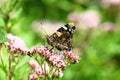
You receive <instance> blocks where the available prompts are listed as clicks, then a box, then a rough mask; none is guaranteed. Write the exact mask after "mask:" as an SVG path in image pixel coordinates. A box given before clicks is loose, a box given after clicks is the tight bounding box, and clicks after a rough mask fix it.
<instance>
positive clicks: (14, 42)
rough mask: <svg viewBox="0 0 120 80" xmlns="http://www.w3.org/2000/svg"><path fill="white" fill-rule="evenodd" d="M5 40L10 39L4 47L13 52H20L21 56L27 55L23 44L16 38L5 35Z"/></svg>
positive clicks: (26, 49)
mask: <svg viewBox="0 0 120 80" xmlns="http://www.w3.org/2000/svg"><path fill="white" fill-rule="evenodd" d="M7 38H8V39H10V42H6V43H5V45H6V46H7V47H8V48H9V49H10V50H11V51H13V52H21V53H23V54H27V53H28V48H27V47H26V45H25V42H24V41H23V40H22V39H21V38H20V37H17V36H13V35H12V34H7Z"/></svg>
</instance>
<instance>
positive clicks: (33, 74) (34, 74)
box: [29, 73, 37, 80]
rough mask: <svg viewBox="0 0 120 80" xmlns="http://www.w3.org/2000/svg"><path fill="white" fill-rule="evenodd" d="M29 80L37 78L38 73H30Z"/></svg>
mask: <svg viewBox="0 0 120 80" xmlns="http://www.w3.org/2000/svg"><path fill="white" fill-rule="evenodd" d="M29 80H37V75H36V73H32V74H30V78H29Z"/></svg>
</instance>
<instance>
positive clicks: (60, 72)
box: [54, 69, 63, 78]
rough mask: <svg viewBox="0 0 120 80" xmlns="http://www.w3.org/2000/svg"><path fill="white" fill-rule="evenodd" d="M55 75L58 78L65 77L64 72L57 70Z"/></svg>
mask: <svg viewBox="0 0 120 80" xmlns="http://www.w3.org/2000/svg"><path fill="white" fill-rule="evenodd" d="M54 75H55V76H56V77H60V78H61V77H62V76H63V73H62V70H60V69H58V70H56V71H55V73H54Z"/></svg>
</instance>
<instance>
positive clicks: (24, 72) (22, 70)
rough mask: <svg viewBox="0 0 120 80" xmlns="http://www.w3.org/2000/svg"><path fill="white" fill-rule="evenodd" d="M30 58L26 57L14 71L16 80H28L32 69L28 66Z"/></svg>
mask: <svg viewBox="0 0 120 80" xmlns="http://www.w3.org/2000/svg"><path fill="white" fill-rule="evenodd" d="M29 59H30V58H29V57H28V56H24V57H23V58H22V59H20V60H19V62H18V64H17V65H16V67H15V69H14V79H15V80H27V78H28V75H29V71H30V67H29V65H28V60H29Z"/></svg>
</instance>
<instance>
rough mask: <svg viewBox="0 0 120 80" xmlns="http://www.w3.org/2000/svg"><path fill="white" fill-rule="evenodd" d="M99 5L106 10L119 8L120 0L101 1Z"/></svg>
mask: <svg viewBox="0 0 120 80" xmlns="http://www.w3.org/2000/svg"><path fill="white" fill-rule="evenodd" d="M101 5H102V6H103V7H105V8H108V7H110V6H119V5H120V0H102V1H101Z"/></svg>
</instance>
